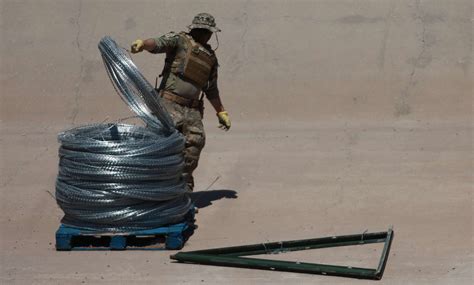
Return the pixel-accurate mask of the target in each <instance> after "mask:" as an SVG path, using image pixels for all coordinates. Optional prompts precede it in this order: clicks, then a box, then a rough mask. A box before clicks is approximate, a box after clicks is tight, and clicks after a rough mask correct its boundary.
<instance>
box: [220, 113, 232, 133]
mask: <svg viewBox="0 0 474 285" xmlns="http://www.w3.org/2000/svg"><path fill="white" fill-rule="evenodd" d="M217 118H219V128H220V129H222V130H225V131H228V130H229V129H230V118H229V113H227V111H222V112H219V113H217Z"/></svg>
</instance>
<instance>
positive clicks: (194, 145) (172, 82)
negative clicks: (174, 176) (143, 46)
mask: <svg viewBox="0 0 474 285" xmlns="http://www.w3.org/2000/svg"><path fill="white" fill-rule="evenodd" d="M185 36H189V35H188V34H186V33H179V34H178V33H174V32H170V33H168V34H166V35H163V36H161V37H158V38H155V39H154V40H155V42H156V48H155V49H154V50H153V51H151V52H152V53H166V60H165V67H164V69H163V72H162V74H161V76H163V79H162V82H161V84H160V88H159V89H160V90H159V91H160V94H163V93H162V92H163V91H166V92H171V93H172V94H175V95H178V96H180V97H183V98H187V99H191V100H199V97H200V95H201V92H204V94H205V96H206V97H207V98H208V99H213V98H218V97H219V90H218V88H217V67H218V64H217V59H216V61H215V64H214V66H213V67H212V69H211V72H210V76H209V79H208V81H207V84H206V85H205V86H204V87H198V86H196V84H193V83H192V82H191V81H188V80H186V79H184V78H182V77H181V76H180V75H179V74H175V73H174V72H172V68H171V67H172V65H173V61H174V60H175V58H176V57H180V56H183V54H185V53H186V50H187V49H188V48H189V47H188V46H187V42H186V40H185V39H184V37H185ZM201 46H202V47H204V48H205V49H206V50H207V51H208V52H209V53H210V54H212V56H213V57H214V58H215V54H214V51H213V50H212V49H211V46H210V45H207V44H206V45H201ZM201 100H202V98H201ZM162 102H163V105H164V107H165V108H166V109H167V111H168V112H169V114H170V115H171V118H172V119H173V121H174V123H175V124H176V128H177V129H178V130H179V131H180V132H181V133H182V134H183V135H184V136H185V137H186V146H185V152H184V157H185V167H184V173H183V176H184V178H185V179H186V181H187V183H188V186H189V189H190V190H191V191H192V190H193V188H194V178H193V175H192V174H193V171H194V170H195V169H196V167H197V166H198V161H199V156H200V154H201V150H202V149H203V147H204V145H205V142H206V136H205V133H204V126H203V124H202V115H203V107H202V101H201V105H200V107H195V108H192V107H189V106H185V105H182V104H178V103H176V102H174V101H171V100H168V99H166V97H165V98H164V99H163V100H162Z"/></svg>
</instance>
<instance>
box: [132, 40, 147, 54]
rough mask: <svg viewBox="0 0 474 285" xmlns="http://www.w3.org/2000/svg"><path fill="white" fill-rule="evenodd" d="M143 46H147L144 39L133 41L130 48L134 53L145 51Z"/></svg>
mask: <svg viewBox="0 0 474 285" xmlns="http://www.w3.org/2000/svg"><path fill="white" fill-rule="evenodd" d="M143 48H145V43H144V42H143V41H142V40H136V41H134V42H133V43H132V47H131V48H130V50H131V51H132V53H139V52H141V51H143Z"/></svg>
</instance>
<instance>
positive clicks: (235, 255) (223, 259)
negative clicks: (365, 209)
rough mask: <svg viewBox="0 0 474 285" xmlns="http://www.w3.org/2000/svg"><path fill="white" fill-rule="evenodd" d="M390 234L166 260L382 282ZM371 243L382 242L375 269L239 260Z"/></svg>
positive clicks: (224, 250)
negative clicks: (258, 255) (270, 254)
mask: <svg viewBox="0 0 474 285" xmlns="http://www.w3.org/2000/svg"><path fill="white" fill-rule="evenodd" d="M393 235H394V232H393V229H392V228H389V229H388V230H387V231H386V232H376V233H362V234H355V235H345V236H332V237H324V238H316V239H304V240H292V241H281V242H272V243H261V244H252V245H243V246H233V247H223V248H215V249H207V250H197V251H189V252H178V253H177V254H174V255H171V257H170V258H171V259H174V260H177V261H179V262H187V263H198V264H207V265H218V266H230V267H241V268H253V269H264V270H277V271H289V272H299V273H310V274H323V275H333V276H343V277H352V278H361V279H374V280H380V279H382V276H383V273H384V270H385V266H386V264H387V260H388V255H389V252H390V246H391V244H392V240H393ZM372 243H384V247H383V250H382V256H381V257H380V261H379V264H378V267H377V268H374V269H372V268H360V267H351V266H340V265H329V264H317V263H304V262H294V261H280V260H268V259H258V258H248V257H243V256H249V255H257V254H268V253H282V252H289V251H298V250H307V249H318V248H328V247H339V246H350V245H364V244H372Z"/></svg>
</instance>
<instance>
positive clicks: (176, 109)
mask: <svg viewBox="0 0 474 285" xmlns="http://www.w3.org/2000/svg"><path fill="white" fill-rule="evenodd" d="M161 104H162V105H163V107H165V109H166V111H168V114H169V115H170V116H171V119H172V120H173V122H174V124H175V126H176V129H177V130H178V131H179V132H181V133H183V125H184V123H185V119H184V118H185V107H183V106H181V105H179V104H177V103H175V102H173V101H170V100H168V99H166V98H163V100H161Z"/></svg>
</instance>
